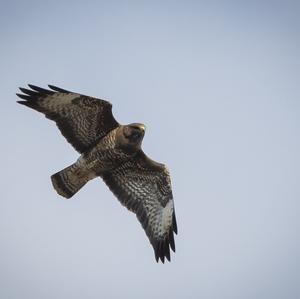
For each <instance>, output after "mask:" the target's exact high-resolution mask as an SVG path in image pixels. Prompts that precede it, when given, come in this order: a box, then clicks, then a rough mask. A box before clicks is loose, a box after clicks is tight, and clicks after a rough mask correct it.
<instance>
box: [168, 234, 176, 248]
mask: <svg viewBox="0 0 300 299" xmlns="http://www.w3.org/2000/svg"><path fill="white" fill-rule="evenodd" d="M169 242H170V246H171V249H172V250H173V252H175V241H174V235H173V232H172V231H171V230H170V233H169Z"/></svg>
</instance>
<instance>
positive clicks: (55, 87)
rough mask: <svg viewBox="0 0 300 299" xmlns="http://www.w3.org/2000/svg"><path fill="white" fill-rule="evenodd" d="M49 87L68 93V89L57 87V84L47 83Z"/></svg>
mask: <svg viewBox="0 0 300 299" xmlns="http://www.w3.org/2000/svg"><path fill="white" fill-rule="evenodd" d="M48 87H49V88H51V89H52V90H54V91H57V92H63V93H69V92H70V91H68V90H66V89H62V88H60V87H57V86H54V85H50V84H49V85H48Z"/></svg>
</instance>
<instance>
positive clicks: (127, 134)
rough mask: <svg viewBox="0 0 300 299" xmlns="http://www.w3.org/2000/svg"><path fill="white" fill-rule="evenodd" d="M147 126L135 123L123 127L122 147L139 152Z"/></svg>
mask: <svg viewBox="0 0 300 299" xmlns="http://www.w3.org/2000/svg"><path fill="white" fill-rule="evenodd" d="M145 129H146V127H145V125H143V124H138V123H133V124H129V125H126V126H122V127H121V138H120V141H121V146H122V147H126V148H127V149H128V150H137V149H140V148H141V144H142V141H143V138H144V135H145Z"/></svg>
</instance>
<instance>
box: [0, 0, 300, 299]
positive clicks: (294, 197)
mask: <svg viewBox="0 0 300 299" xmlns="http://www.w3.org/2000/svg"><path fill="white" fill-rule="evenodd" d="M299 16H300V6H299V1H219V2H218V1H177V2H176V3H175V1H159V2H158V1H157V2H156V1H147V2H143V1H136V2H135V1H132V2H131V1H122V2H116V1H107V2H103V1H94V2H92V1H70V2H66V1H57V2H55V1H47V2H43V1H31V0H29V1H19V2H18V1H1V12H0V38H1V39H0V40H1V47H0V54H1V55H0V65H1V69H0V80H1V110H0V114H1V116H0V123H1V125H0V133H1V157H2V161H1V172H0V178H1V180H0V182H1V183H0V184H1V189H0V238H1V246H0V298H3V299H6V298H9V299H15V298H16V299H17V298H18V299H19V298H23V299H27V298H28V299H35V298H39V299H40V298H43V299H44V298H45V299H52V298H53V299H54V298H55V299H69V298H72V299H73V298H78V299H80V298H91V299H93V298H146V299H147V298H172V299H175V298H204V299H227V298H228V299H253V298H255V299H274V298H278V299H281V298H287V299H297V298H300V284H299V277H300V239H299V232H300V217H299V215H300V202H299V201H300V184H299V179H300V158H299V152H300V139H299V133H300V132H299V129H300V17H299ZM27 83H32V84H35V85H39V86H42V87H46V84H54V85H57V86H60V87H62V88H65V89H69V90H74V91H77V92H81V93H84V94H88V95H92V96H96V97H101V98H104V99H108V100H110V101H111V102H112V103H113V105H114V107H113V112H114V115H115V117H116V118H117V119H118V120H119V122H121V123H124V124H126V123H131V122H142V123H144V124H146V126H147V131H146V135H145V139H144V143H143V149H144V151H145V152H146V153H147V154H148V155H149V156H150V157H151V158H153V159H155V160H157V161H160V162H164V163H166V164H167V165H168V167H169V169H170V171H171V175H172V184H173V193H174V198H175V205H176V212H177V221H178V230H179V234H178V236H177V237H176V240H175V241H176V248H177V252H176V254H173V255H172V262H171V263H168V262H167V263H165V264H164V265H163V264H161V263H160V264H157V263H156V262H155V259H154V254H153V250H152V248H151V246H150V244H149V241H148V239H147V238H146V235H145V233H144V231H143V230H142V228H141V225H140V224H139V223H138V221H137V220H136V218H135V216H134V215H133V214H132V213H130V212H128V211H127V210H126V209H125V208H124V207H122V206H121V205H120V204H119V202H118V201H117V199H115V198H114V196H113V195H112V193H111V192H110V191H109V190H108V188H107V187H106V186H105V185H104V183H103V182H102V181H101V180H100V179H95V180H94V181H92V182H90V183H89V184H88V185H86V186H85V187H84V188H83V189H82V190H81V191H80V192H79V193H78V194H77V195H76V196H75V197H74V198H72V200H69V201H67V200H64V199H63V198H61V197H59V196H58V195H57V194H56V192H55V191H54V189H53V188H52V185H51V181H50V176H51V175H52V174H53V173H55V172H57V171H59V170H61V169H62V168H64V167H66V166H67V165H69V164H71V163H73V162H74V161H75V160H76V159H77V157H78V154H77V153H76V152H75V150H73V148H72V147H71V146H70V145H69V144H68V143H67V142H66V141H65V140H64V138H63V137H62V136H61V134H60V133H59V131H58V130H57V128H56V127H55V124H54V123H53V122H51V121H49V120H47V119H45V118H44V117H43V116H42V115H41V114H39V113H36V112H35V111H32V110H29V109H26V107H23V106H20V105H17V104H16V103H15V101H16V100H17V97H16V96H15V93H16V92H17V88H18V87H19V86H25V85H26V84H27Z"/></svg>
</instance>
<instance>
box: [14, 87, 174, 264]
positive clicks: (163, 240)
mask: <svg viewBox="0 0 300 299" xmlns="http://www.w3.org/2000/svg"><path fill="white" fill-rule="evenodd" d="M28 86H29V88H30V89H26V88H20V90H21V91H22V94H20V93H17V96H18V97H20V98H21V99H22V101H18V103H20V104H22V105H25V106H27V107H29V108H32V109H34V110H36V111H39V112H41V113H43V114H44V115H45V116H46V117H47V118H49V119H51V120H53V121H55V122H56V125H57V126H58V128H59V130H60V131H61V133H62V135H63V136H64V137H65V138H66V139H67V141H68V142H69V143H70V144H71V145H72V146H73V147H74V148H75V149H76V150H77V151H78V152H79V153H80V156H79V158H78V160H77V161H76V162H75V163H74V164H72V165H70V166H68V167H66V168H65V169H63V170H61V171H59V172H57V173H55V174H53V175H52V176H51V181H52V184H53V187H54V189H55V190H56V191H57V193H58V194H60V195H61V196H63V197H66V198H70V197H72V196H73V195H74V194H75V193H76V192H77V191H78V190H79V189H80V188H82V187H83V186H84V185H85V184H86V183H87V182H88V181H89V180H91V179H94V178H96V177H101V178H102V179H103V181H104V182H105V183H106V184H107V186H108V187H109V189H110V190H111V191H112V192H113V193H114V195H115V196H116V197H117V198H118V199H119V201H120V202H121V203H122V204H123V205H124V206H125V207H127V209H128V210H130V211H132V212H134V213H135V214H136V216H137V218H138V220H139V221H140V223H141V224H142V226H143V228H144V230H145V232H146V234H147V236H148V238H149V241H150V243H151V245H152V246H153V249H154V253H155V259H156V261H157V262H158V261H159V260H161V261H162V262H163V263H164V261H165V258H166V259H167V260H168V261H170V248H171V249H172V250H173V251H174V252H175V243H174V234H173V233H174V232H175V233H176V234H177V224H176V217H175V210H174V202H173V195H172V189H171V180H170V175H169V171H168V169H167V167H166V166H165V165H164V164H161V163H157V162H155V161H153V160H151V159H150V158H149V157H147V155H146V154H145V153H144V152H143V150H142V149H141V145H142V140H143V137H144V134H145V126H144V125H143V124H140V123H132V124H129V125H121V124H119V123H118V122H117V121H116V120H115V118H114V117H113V114H112V105H111V104H110V103H109V102H108V101H105V100H102V99H97V98H94V97H89V96H85V95H82V94H78V93H75V92H71V91H67V90H65V89H61V88H59V87H56V86H53V85H49V88H50V89H44V88H41V87H37V86H34V85H31V84H29V85H28Z"/></svg>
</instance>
